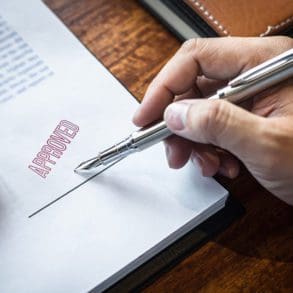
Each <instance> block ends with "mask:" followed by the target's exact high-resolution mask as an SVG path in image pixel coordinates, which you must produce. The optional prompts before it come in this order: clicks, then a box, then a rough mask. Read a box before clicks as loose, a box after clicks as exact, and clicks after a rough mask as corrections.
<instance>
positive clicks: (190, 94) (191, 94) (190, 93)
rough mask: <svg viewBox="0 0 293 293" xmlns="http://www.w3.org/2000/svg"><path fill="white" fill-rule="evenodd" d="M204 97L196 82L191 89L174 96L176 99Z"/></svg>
mask: <svg viewBox="0 0 293 293" xmlns="http://www.w3.org/2000/svg"><path fill="white" fill-rule="evenodd" d="M200 98H202V94H201V92H200V90H199V89H198V87H197V85H196V84H194V85H193V86H192V87H191V88H190V89H189V90H187V91H186V92H185V93H183V94H181V95H177V96H175V97H174V101H180V100H187V99H200Z"/></svg>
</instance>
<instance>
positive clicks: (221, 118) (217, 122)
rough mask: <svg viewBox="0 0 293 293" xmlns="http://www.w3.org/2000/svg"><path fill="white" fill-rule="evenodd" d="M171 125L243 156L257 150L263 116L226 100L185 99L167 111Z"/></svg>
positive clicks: (185, 134) (192, 137)
mask: <svg viewBox="0 0 293 293" xmlns="http://www.w3.org/2000/svg"><path fill="white" fill-rule="evenodd" d="M164 119H165V121H166V123H167V126H168V128H169V129H170V130H171V131H172V132H174V133H175V134H177V135H179V136H182V137H184V138H187V139H189V140H192V141H194V142H198V143H204V144H213V145H216V146H219V147H221V148H223V149H226V150H228V151H230V152H231V153H233V154H234V155H235V156H237V157H239V158H240V159H245V158H247V157H248V156H249V154H250V155H251V152H254V149H255V147H256V143H255V142H256V141H257V138H258V137H260V136H261V133H262V129H263V125H264V123H263V122H264V119H265V118H263V117H260V116H256V115H254V114H252V113H250V112H248V111H246V110H244V109H242V108H240V107H238V106H235V105H233V104H231V103H229V102H227V101H223V100H204V99H200V100H196V99H195V100H183V101H180V102H176V103H172V104H170V105H169V106H168V107H167V108H166V110H165V113H164Z"/></svg>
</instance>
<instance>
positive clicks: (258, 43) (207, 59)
mask: <svg viewBox="0 0 293 293" xmlns="http://www.w3.org/2000/svg"><path fill="white" fill-rule="evenodd" d="M285 40H286V41H285ZM284 43H286V44H285V45H284ZM287 43H288V38H282V37H279V38H278V37H270V38H214V39H213V38H209V39H204V38H198V39H193V40H189V41H187V42H185V43H184V44H183V45H182V47H181V48H180V49H179V51H178V52H177V53H176V54H175V56H174V57H173V58H172V59H171V60H170V61H169V62H168V63H167V64H166V65H165V66H164V67H163V69H162V70H161V71H160V73H159V74H158V75H157V77H156V78H155V79H154V80H153V82H152V83H151V84H150V86H149V88H148V90H147V92H146V95H145V97H144V99H143V101H142V104H141V106H140V107H139V109H138V110H137V112H136V113H135V115H134V118H133V121H134V123H135V124H137V125H140V126H143V125H146V124H148V123H150V122H152V121H154V120H157V119H160V118H161V117H162V115H163V111H164V109H165V108H166V106H167V105H168V104H169V103H171V102H172V101H173V99H174V96H175V95H180V94H182V93H184V92H186V91H188V89H189V88H191V87H192V85H193V84H194V83H195V81H196V78H197V76H199V75H204V76H206V77H207V78H212V79H219V80H228V79H231V78H232V77H234V76H235V75H237V74H239V73H240V72H242V71H243V70H246V69H248V68H250V67H252V66H255V65H256V64H259V63H261V62H262V61H264V60H266V59H268V58H270V57H272V56H274V55H276V54H278V53H280V52H282V51H284V50H285V49H287V47H288V44H287Z"/></svg>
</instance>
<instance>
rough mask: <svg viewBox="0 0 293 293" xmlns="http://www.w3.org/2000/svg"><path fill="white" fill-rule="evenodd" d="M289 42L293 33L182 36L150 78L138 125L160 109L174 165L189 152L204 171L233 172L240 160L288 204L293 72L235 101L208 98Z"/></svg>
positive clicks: (292, 195)
mask: <svg viewBox="0 0 293 293" xmlns="http://www.w3.org/2000/svg"><path fill="white" fill-rule="evenodd" d="M291 48H293V39H291V38H287V37H269V38H232V37H228V38H215V39H212V38H210V39H204V38H199V39H192V40H189V41H187V42H185V43H184V44H183V45H182V47H181V48H180V49H179V50H178V52H177V53H176V54H175V55H174V57H173V58H172V59H171V60H170V61H169V62H168V63H167V64H166V65H165V66H164V67H163V69H162V70H161V71H160V72H159V74H158V75H157V76H156V77H155V79H154V80H153V81H152V82H151V84H150V85H149V87H148V89H147V92H146V94H145V97H144V99H143V102H142V104H141V105H140V107H139V109H138V110H137V112H136V113H135V115H134V118H133V121H134V123H135V124H136V125H137V126H145V125H147V124H149V123H151V122H153V121H155V120H157V119H161V118H162V117H164V119H165V121H166V123H167V125H168V128H170V129H171V131H172V132H173V133H174V134H176V135H174V136H172V137H170V138H169V139H167V140H166V142H165V145H166V154H167V159H168V163H169V166H170V167H171V168H181V167H183V166H184V165H185V163H186V162H187V161H188V160H189V159H191V160H192V161H193V162H194V163H195V164H197V165H199V166H200V167H201V170H202V174H203V175H204V176H213V175H215V174H216V173H220V174H222V175H224V176H227V177H229V178H235V177H236V176H237V175H238V173H239V160H240V161H242V162H243V163H244V165H245V166H246V167H247V169H248V170H249V171H250V172H251V174H252V175H253V176H254V177H255V178H256V179H257V180H258V182H259V183H260V184H262V185H263V186H264V187H265V188H266V189H268V190H269V191H270V192H271V193H273V194H274V195H276V196H277V197H279V198H280V199H281V200H283V201H285V202H287V203H288V204H291V205H293V81H292V78H291V79H289V80H287V81H286V82H283V83H282V84H279V85H278V86H275V87H274V88H272V89H270V90H267V91H265V92H263V93H261V94H259V95H257V96H255V97H253V98H252V99H250V100H249V101H248V102H245V103H244V104H242V105H241V107H240V106H236V105H232V104H231V103H229V102H226V101H219V100H206V99H203V97H207V96H209V95H211V94H213V93H214V92H215V91H216V90H217V89H218V88H220V87H223V86H224V85H225V84H226V83H227V82H228V81H229V80H231V79H233V78H234V77H236V76H237V75H239V74H240V73H242V72H245V71H246V70H248V69H249V68H252V67H254V66H256V65H258V64H260V63H262V62H264V61H265V60H268V59H270V58H272V57H274V56H276V55H278V54H280V53H282V52H284V51H286V50H289V49H291Z"/></svg>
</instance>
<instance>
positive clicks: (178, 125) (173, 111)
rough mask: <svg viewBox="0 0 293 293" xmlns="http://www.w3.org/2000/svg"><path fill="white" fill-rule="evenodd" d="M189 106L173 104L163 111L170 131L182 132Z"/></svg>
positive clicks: (178, 103)
mask: <svg viewBox="0 0 293 293" xmlns="http://www.w3.org/2000/svg"><path fill="white" fill-rule="evenodd" d="M188 107H189V105H188V104H186V103H180V102H177V103H173V104H171V105H169V106H168V107H167V109H166V111H165V115H164V118H165V120H166V122H167V124H168V127H169V128H170V129H171V130H183V129H184V127H185V123H186V115H187V111H188Z"/></svg>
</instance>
